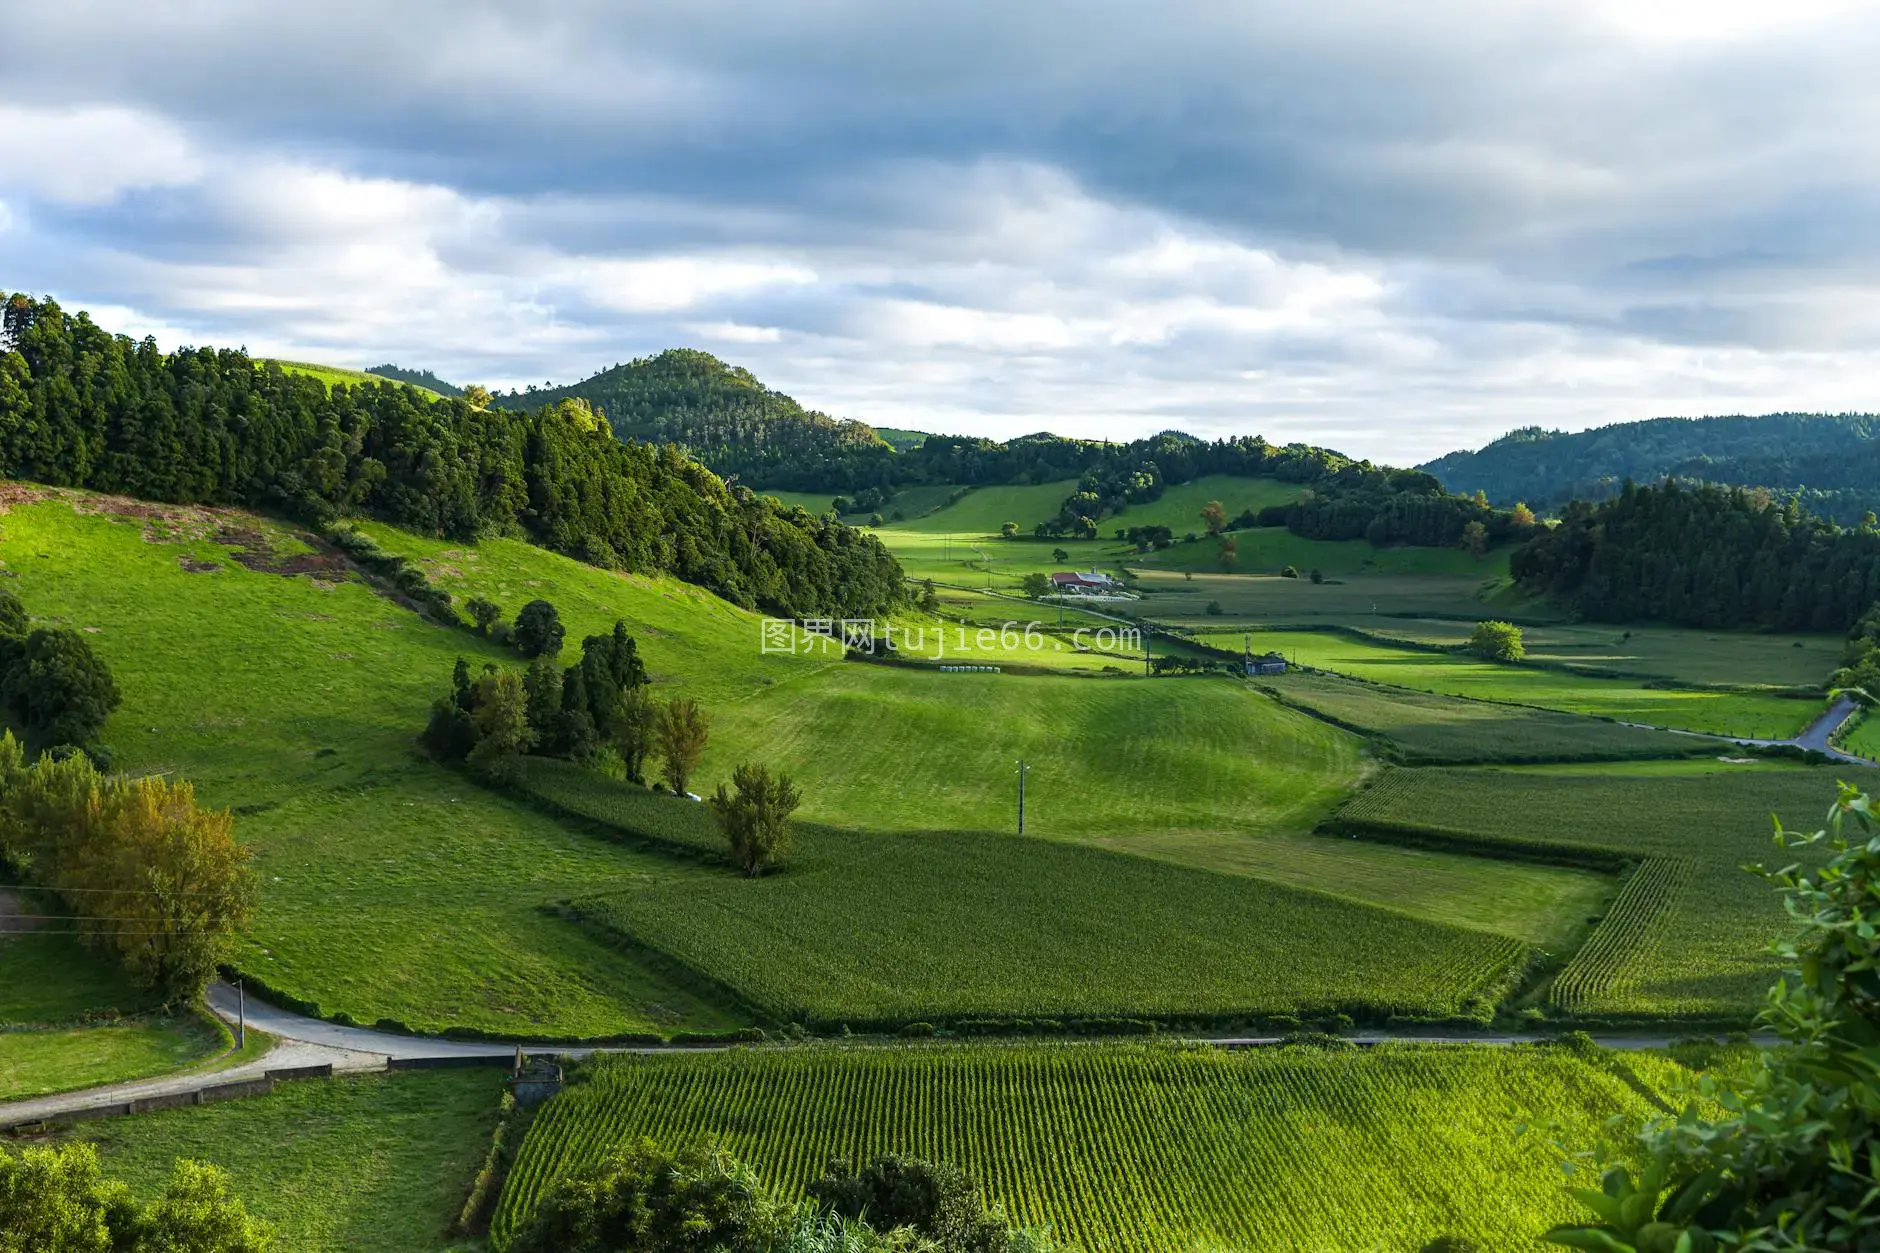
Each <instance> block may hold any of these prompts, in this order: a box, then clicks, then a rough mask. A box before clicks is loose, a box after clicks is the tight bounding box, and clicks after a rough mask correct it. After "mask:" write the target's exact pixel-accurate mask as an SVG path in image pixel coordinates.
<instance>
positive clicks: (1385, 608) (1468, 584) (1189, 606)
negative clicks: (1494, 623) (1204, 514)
mask: <svg viewBox="0 0 1880 1253" xmlns="http://www.w3.org/2000/svg"><path fill="white" fill-rule="evenodd" d="M1243 568H1244V567H1243ZM1135 573H1136V578H1135V580H1134V581H1133V582H1132V583H1131V584H1130V589H1131V590H1132V591H1135V592H1139V593H1141V594H1142V597H1143V599H1142V601H1141V602H1140V604H1138V605H1136V606H1133V607H1132V608H1131V609H1129V610H1126V611H1125V612H1135V613H1141V614H1143V615H1145V616H1147V617H1150V618H1153V619H1155V620H1156V621H1157V622H1170V623H1176V624H1180V625H1185V626H1194V627H1221V626H1230V625H1238V624H1241V623H1246V624H1249V625H1264V626H1279V625H1289V624H1297V625H1300V626H1307V625H1318V624H1321V623H1349V624H1351V625H1354V626H1355V625H1362V624H1363V623H1362V622H1360V621H1359V620H1365V621H1369V620H1376V621H1378V622H1387V621H1389V619H1390V616H1391V615H1417V616H1421V615H1427V614H1443V615H1453V616H1457V617H1478V618H1486V617H1506V616H1509V614H1508V611H1507V610H1506V609H1505V608H1501V607H1497V605H1496V603H1495V601H1494V600H1489V599H1484V598H1485V597H1486V596H1488V595H1489V593H1490V592H1491V590H1492V589H1493V588H1495V587H1497V586H1499V585H1498V584H1497V583H1496V581H1495V580H1494V579H1492V578H1488V577H1486V576H1478V575H1473V574H1415V573H1409V574H1352V575H1340V576H1338V577H1336V578H1329V577H1328V578H1327V579H1326V581H1325V582H1324V583H1314V582H1312V581H1311V580H1310V579H1305V578H1300V579H1285V578H1280V577H1279V576H1278V575H1277V574H1252V573H1242V574H1219V573H1205V572H1195V573H1193V574H1192V577H1190V576H1187V575H1183V574H1179V573H1176V572H1175V571H1172V570H1157V569H1153V568H1151V567H1147V566H1143V567H1139V568H1137V569H1136V571H1135ZM1210 604H1216V605H1219V606H1220V607H1221V613H1220V614H1219V615H1215V614H1210V613H1209V612H1208V606H1209V605H1210ZM1518 616H1520V617H1521V618H1522V620H1524V621H1525V620H1526V615H1525V614H1523V615H1518Z"/></svg>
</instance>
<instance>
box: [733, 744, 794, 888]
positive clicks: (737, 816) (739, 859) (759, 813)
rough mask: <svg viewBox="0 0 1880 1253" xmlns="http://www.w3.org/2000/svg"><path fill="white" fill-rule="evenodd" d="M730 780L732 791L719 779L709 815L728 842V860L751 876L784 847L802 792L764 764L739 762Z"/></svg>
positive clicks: (766, 864) (753, 876) (768, 863)
mask: <svg viewBox="0 0 1880 1253" xmlns="http://www.w3.org/2000/svg"><path fill="white" fill-rule="evenodd" d="M731 781H732V784H733V786H735V787H736V788H737V792H736V794H733V793H731V792H729V791H727V790H726V789H725V785H724V784H722V783H720V784H719V785H718V791H717V792H716V793H715V794H714V795H713V796H712V798H711V811H712V817H713V818H715V819H717V821H718V829H719V831H721V832H722V833H723V834H724V837H725V842H726V843H728V844H729V845H730V846H731V860H732V861H733V862H734V863H735V864H736V865H737V867H738V869H739V870H742V871H743V872H744V873H745V875H746V876H747V877H749V878H753V879H754V878H756V877H757V876H758V875H760V874H762V873H764V871H765V870H766V869H768V868H769V867H770V866H771V865H772V864H773V863H774V862H775V861H776V860H777V859H778V858H779V857H781V856H783V854H784V853H785V852H786V851H788V849H789V847H790V815H791V814H793V813H795V812H796V807H797V806H798V805H800V804H802V803H803V794H802V793H801V792H798V791H797V790H796V788H795V786H794V785H792V784H791V782H790V776H789V775H787V774H780V775H776V776H772V775H771V773H770V771H769V769H768V768H767V767H764V766H758V765H749V764H747V765H742V766H739V767H738V768H737V769H736V770H734V771H733V772H732V774H731Z"/></svg>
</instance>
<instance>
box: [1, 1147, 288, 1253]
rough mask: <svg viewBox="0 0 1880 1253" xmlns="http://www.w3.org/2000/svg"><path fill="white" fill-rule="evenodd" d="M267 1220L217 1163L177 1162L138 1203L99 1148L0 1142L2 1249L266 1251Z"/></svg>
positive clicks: (58, 1252) (37, 1252)
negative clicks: (19, 1146) (101, 1161)
mask: <svg viewBox="0 0 1880 1253" xmlns="http://www.w3.org/2000/svg"><path fill="white" fill-rule="evenodd" d="M273 1247H274V1240H273V1236H272V1233H271V1232H270V1231H269V1229H268V1228H267V1226H266V1225H265V1224H262V1223H259V1222H257V1221H255V1220H254V1219H253V1218H250V1217H249V1216H248V1211H247V1210H246V1209H245V1208H244V1207H243V1206H242V1203H241V1202H240V1201H239V1200H237V1199H235V1197H234V1196H233V1195H232V1194H231V1193H230V1191H229V1184H228V1176H227V1175H225V1174H223V1173H222V1172H221V1171H220V1170H218V1169H216V1168H215V1167H214V1166H209V1165H205V1164H203V1163H201V1162H195V1161H189V1160H186V1159H185V1160H179V1161H178V1162H177V1163H176V1164H175V1166H174V1167H172V1169H171V1172H170V1181H169V1183H168V1185H167V1186H166V1187H165V1188H164V1190H163V1193H162V1194H161V1195H160V1196H158V1197H157V1199H156V1200H154V1201H152V1202H150V1203H149V1204H143V1203H140V1202H139V1201H138V1200H137V1199H136V1198H135V1197H133V1196H132V1195H131V1193H130V1191H129V1190H128V1189H127V1188H125V1186H124V1185H123V1184H122V1183H119V1182H117V1181H116V1180H113V1179H106V1178H105V1177H104V1176H103V1174H102V1173H101V1172H100V1170H99V1168H98V1151H97V1149H95V1148H94V1147H92V1146H91V1145H90V1144H86V1143H83V1142H74V1143H70V1144H64V1145H59V1146H57V1147H51V1148H28V1149H26V1150H24V1151H23V1152H22V1153H21V1154H20V1155H19V1156H17V1157H15V1156H14V1155H12V1154H11V1153H9V1152H8V1151H7V1150H6V1149H5V1148H4V1147H0V1249H8V1250H20V1251H21V1253H26V1251H27V1250H31V1251H33V1253H42V1251H43V1253H268V1250H270V1249H272V1248H273Z"/></svg>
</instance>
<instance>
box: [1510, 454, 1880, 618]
mask: <svg viewBox="0 0 1880 1253" xmlns="http://www.w3.org/2000/svg"><path fill="white" fill-rule="evenodd" d="M1509 570H1510V573H1512V574H1513V575H1514V577H1515V579H1516V580H1517V581H1518V582H1519V583H1520V585H1521V586H1522V587H1523V589H1525V590H1527V591H1529V592H1536V593H1543V594H1547V595H1552V596H1555V597H1558V598H1560V599H1561V600H1562V601H1563V602H1565V603H1567V604H1569V605H1571V606H1572V607H1573V608H1575V609H1577V610H1578V611H1579V612H1580V613H1582V614H1584V615H1585V616H1587V617H1589V618H1595V619H1599V620H1601V621H1606V622H1627V621H1631V620H1633V619H1644V618H1656V619H1661V620H1663V621H1666V622H1676V623H1681V624H1683V625H1686V626H1702V627H1736V626H1760V627H1768V628H1773V629H1777V630H1784V631H1844V630H1847V629H1848V628H1849V627H1851V626H1852V625H1853V624H1854V623H1855V622H1856V621H1858V620H1859V619H1860V617H1861V615H1862V614H1864V613H1865V612H1866V611H1867V609H1868V608H1869V607H1870V606H1872V605H1873V604H1874V602H1875V601H1876V600H1880V529H1876V528H1875V527H1874V526H1872V525H1865V526H1861V527H1858V528H1853V529H1847V528H1842V527H1839V526H1836V525H1835V524H1834V523H1832V522H1828V521H1823V520H1821V519H1818V518H1813V517H1810V516H1809V515H1808V514H1807V513H1806V512H1804V511H1803V510H1802V509H1801V508H1800V507H1799V506H1797V504H1796V503H1795V502H1794V501H1793V500H1791V501H1788V502H1786V503H1780V502H1776V501H1774V500H1773V499H1772V498H1771V497H1770V495H1769V493H1768V492H1766V491H1760V490H1753V491H1752V490H1743V489H1738V488H1724V487H1716V486H1700V487H1696V488H1687V487H1683V486H1680V485H1679V484H1677V483H1676V482H1672V483H1667V484H1665V485H1663V486H1661V487H1637V486H1633V485H1630V484H1628V485H1627V486H1626V487H1625V488H1623V489H1622V490H1621V492H1620V494H1619V495H1618V497H1617V498H1615V499H1613V500H1609V501H1605V502H1603V503H1600V504H1598V505H1593V504H1588V503H1586V502H1584V501H1576V502H1574V503H1572V504H1570V505H1568V506H1567V508H1566V510H1565V512H1564V514H1563V516H1562V520H1561V523H1560V525H1559V526H1556V527H1551V528H1548V529H1546V530H1543V531H1541V532H1540V533H1539V534H1537V535H1536V536H1535V537H1534V539H1533V540H1531V541H1530V542H1529V543H1528V544H1527V545H1526V546H1524V547H1523V548H1521V549H1519V550H1517V551H1516V552H1515V554H1514V556H1513V558H1512V559H1511V560H1510V563H1509Z"/></svg>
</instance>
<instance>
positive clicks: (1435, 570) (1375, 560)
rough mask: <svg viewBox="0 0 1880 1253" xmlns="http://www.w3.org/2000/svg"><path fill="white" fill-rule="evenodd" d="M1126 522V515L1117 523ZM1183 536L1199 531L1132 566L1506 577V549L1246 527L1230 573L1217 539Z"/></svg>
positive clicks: (1107, 526)
mask: <svg viewBox="0 0 1880 1253" xmlns="http://www.w3.org/2000/svg"><path fill="white" fill-rule="evenodd" d="M1230 512H1231V510H1230ZM1130 520H1131V519H1130V518H1129V516H1128V515H1125V517H1124V518H1123V519H1119V521H1130ZM1103 529H1104V534H1106V535H1108V534H1110V533H1112V532H1113V530H1114V526H1113V524H1112V523H1111V522H1110V520H1109V519H1105V520H1104V523H1103ZM1188 530H1200V527H1199V526H1198V525H1196V526H1189V527H1186V528H1181V527H1178V528H1176V536H1177V537H1178V538H1177V541H1176V543H1175V544H1173V545H1172V546H1170V547H1168V548H1165V549H1162V550H1161V551H1159V552H1150V553H1144V554H1142V555H1141V556H1140V557H1138V558H1136V559H1135V561H1134V562H1133V564H1135V565H1138V566H1140V567H1141V568H1142V569H1144V570H1173V571H1177V572H1179V571H1183V570H1189V571H1193V572H1194V573H1196V574H1201V573H1203V572H1207V573H1210V574H1212V573H1240V574H1270V575H1277V574H1278V573H1279V572H1280V571H1281V570H1283V569H1284V568H1285V567H1287V566H1296V567H1297V568H1298V570H1299V573H1300V575H1301V576H1302V577H1303V576H1306V575H1309V574H1310V573H1311V571H1312V570H1314V569H1317V570H1319V571H1320V572H1321V573H1323V574H1324V575H1325V576H1326V577H1327V578H1331V577H1335V576H1345V575H1358V574H1446V575H1450V576H1452V577H1456V578H1474V579H1476V580H1477V581H1480V580H1483V579H1492V578H1499V577H1506V575H1507V573H1508V553H1507V550H1505V549H1501V550H1496V551H1494V552H1491V553H1489V554H1488V555H1486V556H1483V557H1476V556H1472V555H1471V554H1469V553H1466V552H1464V551H1462V550H1461V549H1460V548H1415V547H1411V546H1408V545H1405V546H1397V547H1390V548H1373V547H1372V546H1371V545H1370V544H1368V543H1366V542H1365V541H1363V540H1361V539H1353V540H1316V539H1305V538H1303V537H1301V536H1298V535H1294V534H1293V533H1292V532H1291V531H1288V530H1287V529H1286V528H1285V527H1283V526H1258V527H1249V528H1247V529H1245V530H1240V531H1233V532H1230V534H1231V535H1232V536H1233V538H1234V542H1235V544H1236V546H1237V548H1238V551H1237V553H1236V554H1235V558H1234V563H1233V566H1232V567H1231V569H1230V568H1227V567H1224V566H1223V565H1222V562H1221V555H1220V550H1221V543H1220V540H1219V539H1218V538H1214V539H1210V538H1208V537H1207V536H1205V535H1203V536H1202V537H1201V538H1200V539H1198V540H1196V541H1195V542H1194V543H1192V544H1189V543H1185V542H1183V541H1182V540H1181V539H1180V538H1179V537H1180V536H1182V535H1184V534H1185V533H1186V531H1188Z"/></svg>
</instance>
